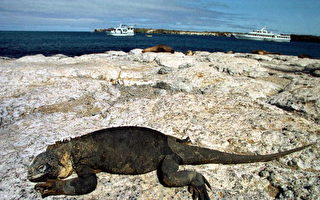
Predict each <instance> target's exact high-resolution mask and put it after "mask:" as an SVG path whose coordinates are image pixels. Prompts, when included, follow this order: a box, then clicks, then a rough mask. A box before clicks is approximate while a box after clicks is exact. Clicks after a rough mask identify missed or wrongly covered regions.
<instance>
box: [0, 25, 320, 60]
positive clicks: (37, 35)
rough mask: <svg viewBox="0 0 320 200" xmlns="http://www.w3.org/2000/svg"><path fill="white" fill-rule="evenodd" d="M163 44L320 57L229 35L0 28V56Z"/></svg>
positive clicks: (296, 45) (295, 45)
mask: <svg viewBox="0 0 320 200" xmlns="http://www.w3.org/2000/svg"><path fill="white" fill-rule="evenodd" d="M157 44H166V45H169V46H171V47H173V48H174V49H175V50H176V51H182V52H183V51H186V50H201V51H209V52H217V51H218V52H227V51H234V52H242V53H250V52H251V51H253V50H258V49H263V50H266V51H269V52H277V53H281V54H285V55H296V56H297V55H309V56H311V57H314V58H320V43H307V42H290V43H276V42H267V41H251V40H238V39H235V38H233V37H213V36H193V35H170V34H153V35H152V37H146V35H145V34H136V35H135V36H134V37H113V36H107V35H106V34H105V33H94V32H24V31H0V56H2V57H10V58H19V57H22V56H26V55H35V54H43V55H46V56H50V55H55V54H64V55H67V56H79V55H83V54H90V53H101V52H105V51H108V50H122V51H125V52H128V51H130V50H131V49H134V48H146V47H150V46H154V45H157Z"/></svg>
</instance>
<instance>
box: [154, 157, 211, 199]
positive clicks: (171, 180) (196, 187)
mask: <svg viewBox="0 0 320 200" xmlns="http://www.w3.org/2000/svg"><path fill="white" fill-rule="evenodd" d="M178 169H179V161H178V159H177V158H176V156H174V155H168V156H166V157H165V158H164V160H163V162H162V164H161V167H160V168H159V175H160V177H159V178H160V179H161V182H162V183H163V184H164V185H166V186H169V187H182V186H189V192H190V193H192V198H193V199H194V200H195V199H199V200H210V197H209V195H208V192H207V188H206V186H207V187H209V188H210V189H211V186H210V184H209V182H208V181H207V180H206V179H205V177H204V176H203V175H202V174H200V173H198V172H195V171H187V170H184V171H178Z"/></svg>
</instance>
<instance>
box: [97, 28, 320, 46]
mask: <svg viewBox="0 0 320 200" xmlns="http://www.w3.org/2000/svg"><path fill="white" fill-rule="evenodd" d="M110 30H111V28H102V29H95V30H94V32H106V31H110ZM135 32H136V33H146V34H178V35H204V36H219V37H231V36H232V34H233V32H219V31H182V30H168V29H152V28H135ZM290 36H291V41H294V42H316V43H319V42H320V36H315V35H297V34H290Z"/></svg>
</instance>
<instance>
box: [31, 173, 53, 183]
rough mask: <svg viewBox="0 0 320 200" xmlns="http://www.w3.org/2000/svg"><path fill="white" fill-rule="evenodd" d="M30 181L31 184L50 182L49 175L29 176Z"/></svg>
mask: <svg viewBox="0 0 320 200" xmlns="http://www.w3.org/2000/svg"><path fill="white" fill-rule="evenodd" d="M28 180H29V181H31V182H45V181H46V180H48V175H46V174H37V175H31V174H28Z"/></svg>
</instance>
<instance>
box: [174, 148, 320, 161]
mask: <svg viewBox="0 0 320 200" xmlns="http://www.w3.org/2000/svg"><path fill="white" fill-rule="evenodd" d="M314 144H315V143H313V144H309V145H306V146H302V147H298V148H295V149H291V150H288V151H284V152H279V153H275V154H268V155H239V154H231V153H225V152H221V151H216V150H212V149H207V148H201V147H195V146H188V147H187V146H185V148H183V149H184V150H182V148H181V149H180V151H179V153H177V154H178V155H179V156H180V157H181V159H182V162H183V164H189V165H199V164H209V163H212V164H241V163H254V162H267V161H271V160H274V159H277V158H280V157H283V156H285V155H288V154H291V153H294V152H297V151H301V150H303V149H305V148H307V147H310V146H312V145H314ZM181 150H182V151H181Z"/></svg>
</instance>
